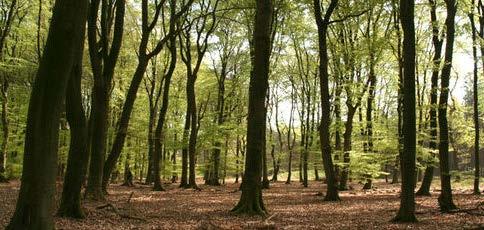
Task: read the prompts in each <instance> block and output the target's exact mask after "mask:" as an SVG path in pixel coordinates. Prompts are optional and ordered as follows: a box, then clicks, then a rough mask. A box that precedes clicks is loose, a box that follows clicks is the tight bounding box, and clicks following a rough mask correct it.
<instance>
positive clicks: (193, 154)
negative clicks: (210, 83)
mask: <svg viewBox="0 0 484 230" xmlns="http://www.w3.org/2000/svg"><path fill="white" fill-rule="evenodd" d="M196 78H197V77H196V76H190V77H189V79H188V82H189V84H188V83H187V104H188V110H189V111H190V116H191V119H190V122H191V124H190V137H189V139H188V158H189V169H190V170H189V172H190V173H189V175H188V186H189V187H191V188H195V189H198V186H197V182H196V165H197V162H196V161H197V150H196V148H197V136H198V123H197V122H198V114H197V113H198V112H197V104H196V95H195V80H196Z"/></svg>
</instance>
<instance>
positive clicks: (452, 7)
mask: <svg viewBox="0 0 484 230" xmlns="http://www.w3.org/2000/svg"><path fill="white" fill-rule="evenodd" d="M445 5H446V6H447V18H446V20H445V27H446V44H445V59H444V68H443V69H442V74H441V81H440V84H441V85H440V97H439V109H438V114H439V116H438V121H439V128H440V135H439V162H440V183H441V190H442V191H441V193H440V195H439V207H440V210H441V211H442V212H448V211H451V210H453V209H456V208H457V207H456V206H455V204H454V201H453V200H452V187H451V183H450V171H449V127H448V121H447V106H448V105H447V103H448V100H449V81H450V72H451V70H452V58H453V51H454V36H455V24H454V20H455V15H456V13H457V3H456V1H455V0H445Z"/></svg>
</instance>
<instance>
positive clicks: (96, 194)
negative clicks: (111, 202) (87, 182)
mask: <svg viewBox="0 0 484 230" xmlns="http://www.w3.org/2000/svg"><path fill="white" fill-rule="evenodd" d="M105 193H106V194H107V192H103V191H102V190H99V191H93V190H89V189H86V193H85V194H84V199H86V200H90V201H105V200H106V198H105V197H104V195H105Z"/></svg>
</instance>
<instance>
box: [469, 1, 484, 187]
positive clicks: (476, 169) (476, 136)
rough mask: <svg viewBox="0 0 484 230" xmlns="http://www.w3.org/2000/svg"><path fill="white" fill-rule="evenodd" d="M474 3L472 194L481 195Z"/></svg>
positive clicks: (472, 22) (471, 15)
mask: <svg viewBox="0 0 484 230" xmlns="http://www.w3.org/2000/svg"><path fill="white" fill-rule="evenodd" d="M474 12H475V1H474V0H473V1H472V11H471V13H470V14H469V19H470V22H471V29H472V57H473V58H474V74H473V78H474V79H473V85H472V86H473V87H472V88H473V109H474V192H473V193H474V194H476V195H478V194H481V190H480V189H479V178H480V166H479V163H480V162H479V160H480V159H479V134H480V133H479V92H478V86H479V84H478V83H479V69H478V67H477V64H478V62H479V59H478V57H477V30H476V23H475V21H474V15H473V14H474Z"/></svg>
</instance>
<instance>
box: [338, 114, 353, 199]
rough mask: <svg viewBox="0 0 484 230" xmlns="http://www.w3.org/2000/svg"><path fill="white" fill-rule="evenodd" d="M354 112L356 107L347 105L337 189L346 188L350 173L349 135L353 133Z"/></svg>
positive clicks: (342, 189)
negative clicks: (341, 165) (339, 178)
mask: <svg viewBox="0 0 484 230" xmlns="http://www.w3.org/2000/svg"><path fill="white" fill-rule="evenodd" d="M355 113H356V107H352V106H349V107H348V118H347V121H346V123H345V132H344V134H343V152H344V153H343V163H344V166H343V171H342V172H341V180H340V183H339V190H340V191H345V190H348V179H349V173H350V166H349V164H350V152H351V136H352V134H353V117H354V116H355Z"/></svg>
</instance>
